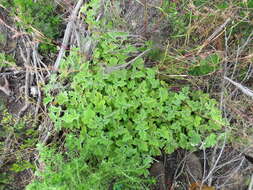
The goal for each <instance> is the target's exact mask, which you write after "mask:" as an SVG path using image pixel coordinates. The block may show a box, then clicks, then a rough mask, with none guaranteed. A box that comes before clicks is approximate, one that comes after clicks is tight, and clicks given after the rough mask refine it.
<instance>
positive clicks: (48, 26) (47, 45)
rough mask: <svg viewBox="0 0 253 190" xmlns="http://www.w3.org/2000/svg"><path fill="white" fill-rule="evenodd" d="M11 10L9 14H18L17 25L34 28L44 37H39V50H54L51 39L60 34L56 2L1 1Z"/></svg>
mask: <svg viewBox="0 0 253 190" xmlns="http://www.w3.org/2000/svg"><path fill="white" fill-rule="evenodd" d="M2 3H3V4H4V5H5V6H6V7H8V8H9V9H10V10H11V14H15V15H17V16H18V18H19V19H20V21H19V22H18V23H17V25H20V26H22V27H24V28H25V29H26V30H27V31H31V30H33V31H34V29H35V30H37V31H39V32H41V33H42V34H43V35H44V36H45V38H44V39H41V40H42V41H43V43H41V44H40V51H42V52H44V53H45V52H49V51H50V52H54V51H56V47H55V46H54V45H52V42H51V41H52V40H54V39H56V38H57V37H58V36H59V34H60V25H61V22H62V20H61V18H60V16H59V15H57V14H56V8H57V7H56V4H55V3H54V2H53V1H51V0H38V1H33V0H14V1H7V0H4V1H3V2H2Z"/></svg>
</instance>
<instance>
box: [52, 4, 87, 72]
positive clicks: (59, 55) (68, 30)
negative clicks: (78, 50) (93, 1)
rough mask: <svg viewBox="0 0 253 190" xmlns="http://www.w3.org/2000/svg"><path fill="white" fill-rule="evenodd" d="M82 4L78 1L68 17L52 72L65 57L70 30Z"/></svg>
mask: <svg viewBox="0 0 253 190" xmlns="http://www.w3.org/2000/svg"><path fill="white" fill-rule="evenodd" d="M82 4H83V0H79V1H78V2H77V4H76V6H75V8H74V10H73V12H72V14H71V16H70V20H69V22H68V24H67V27H66V30H65V34H64V37H63V42H62V46H61V49H60V51H59V54H58V56H57V59H56V61H55V64H54V70H55V71H57V70H58V68H59V66H60V62H61V59H62V58H63V57H64V55H65V50H66V47H67V46H68V43H69V39H70V35H71V32H72V29H73V24H74V21H75V19H76V18H77V14H78V11H79V9H80V8H81V6H82Z"/></svg>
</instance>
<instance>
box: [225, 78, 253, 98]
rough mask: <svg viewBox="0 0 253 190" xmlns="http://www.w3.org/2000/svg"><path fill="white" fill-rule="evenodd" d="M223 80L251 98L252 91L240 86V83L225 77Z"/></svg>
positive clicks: (252, 95) (252, 96)
mask: <svg viewBox="0 0 253 190" xmlns="http://www.w3.org/2000/svg"><path fill="white" fill-rule="evenodd" d="M224 79H226V80H227V81H229V82H230V83H231V84H233V85H235V86H236V87H237V88H239V89H240V90H241V91H242V92H243V93H244V94H246V95H247V96H250V97H251V98H253V91H252V90H250V89H248V88H247V87H245V86H243V85H241V84H240V83H237V82H235V81H233V80H231V79H230V78H228V77H226V76H225V77H224Z"/></svg>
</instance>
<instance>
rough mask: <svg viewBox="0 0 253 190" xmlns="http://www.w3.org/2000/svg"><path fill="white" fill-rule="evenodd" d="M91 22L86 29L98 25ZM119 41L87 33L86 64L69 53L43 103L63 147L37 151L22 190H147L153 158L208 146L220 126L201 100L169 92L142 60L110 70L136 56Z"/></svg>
mask: <svg viewBox="0 0 253 190" xmlns="http://www.w3.org/2000/svg"><path fill="white" fill-rule="evenodd" d="M92 11H94V10H92ZM89 16H90V17H89ZM92 16H93V15H92V13H91V14H90V15H88V16H87V17H88V19H87V20H88V21H92V24H93V25H92V26H93V27H96V25H99V24H101V23H102V22H100V23H96V22H95V20H89V18H90V19H94V18H93V17H92ZM125 37H127V34H126V33H122V32H107V33H104V34H103V35H101V34H99V35H95V36H94V38H95V39H96V41H97V46H96V48H95V49H94V51H93V59H92V61H86V62H84V61H83V59H82V58H81V57H80V56H78V54H77V53H76V51H74V50H73V51H72V52H71V53H70V55H69V56H68V57H67V58H66V59H65V60H64V61H63V62H62V63H61V70H60V73H59V74H60V75H59V77H58V78H57V81H56V80H55V79H56V78H55V79H54V80H53V81H51V82H50V83H49V84H48V85H47V86H46V88H45V92H47V96H46V98H45V99H44V103H45V104H46V105H48V108H49V115H50V117H51V119H52V120H53V122H54V126H55V128H56V129H57V130H58V131H65V132H64V142H63V144H62V145H61V146H62V150H61V151H60V152H58V151H57V149H56V147H55V146H54V145H52V146H47V147H45V146H43V145H39V151H40V156H41V161H42V162H43V163H44V164H45V168H44V169H43V171H41V172H39V173H38V174H37V175H38V176H40V179H38V180H36V181H35V182H33V183H32V184H30V185H29V186H28V189H52V188H55V189H87V190H88V189H104V190H106V189H109V188H110V187H112V189H115V190H116V189H117V190H123V189H124V190H126V189H129V190H130V189H149V186H150V185H149V184H150V183H152V182H153V181H152V180H151V178H150V177H148V176H149V171H148V169H149V168H150V166H151V164H152V162H153V158H154V156H159V155H161V154H162V153H172V152H174V151H175V150H176V149H178V148H183V149H187V150H196V149H198V148H208V147H211V146H213V145H215V144H216V141H217V132H218V131H221V129H222V127H223V126H224V125H225V123H224V121H223V119H222V117H221V113H220V111H219V110H218V109H217V107H216V101H215V100H213V99H211V98H210V97H209V96H208V95H207V94H204V93H203V92H201V91H197V90H196V91H192V92H191V91H190V90H189V88H187V87H185V88H183V89H182V90H181V91H180V92H178V93H176V92H171V91H169V90H168V85H167V84H166V83H165V82H163V81H160V80H159V79H157V78H156V69H154V68H145V67H144V61H143V59H142V58H139V59H137V60H135V61H134V63H133V65H132V68H131V69H127V70H125V69H123V70H114V69H113V68H114V67H115V66H117V64H126V60H129V58H131V57H129V55H131V54H134V53H136V52H137V51H138V49H136V48H135V47H134V46H132V45H131V44H128V43H127V41H126V40H124V38H125ZM141 49H142V48H141ZM101 63H103V64H101ZM77 71H78V72H77ZM53 78H54V77H53ZM66 81H67V82H68V85H67V86H64V84H65V83H66ZM56 86H57V87H56ZM54 93H57V95H56V96H52V94H54Z"/></svg>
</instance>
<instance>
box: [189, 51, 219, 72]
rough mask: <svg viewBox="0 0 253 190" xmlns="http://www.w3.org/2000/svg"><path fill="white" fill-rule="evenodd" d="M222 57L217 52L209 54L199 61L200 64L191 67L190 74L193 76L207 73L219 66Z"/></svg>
mask: <svg viewBox="0 0 253 190" xmlns="http://www.w3.org/2000/svg"><path fill="white" fill-rule="evenodd" d="M219 63H220V57H219V56H218V55H217V54H212V55H209V56H208V57H207V58H205V59H202V60H200V61H199V64H198V66H194V67H192V68H190V70H189V74H190V75H193V76H201V75H207V74H209V73H212V72H214V71H215V70H216V69H218V68H219Z"/></svg>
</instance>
